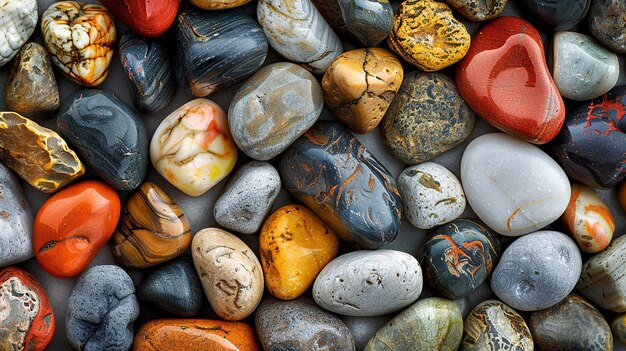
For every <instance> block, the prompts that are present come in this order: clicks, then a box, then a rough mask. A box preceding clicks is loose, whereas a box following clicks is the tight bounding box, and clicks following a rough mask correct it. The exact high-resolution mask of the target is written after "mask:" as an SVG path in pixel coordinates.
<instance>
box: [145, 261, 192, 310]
mask: <svg viewBox="0 0 626 351" xmlns="http://www.w3.org/2000/svg"><path fill="white" fill-rule="evenodd" d="M137 296H138V297H139V300H140V301H141V302H148V303H150V304H152V305H153V306H156V307H158V308H160V309H162V310H165V311H167V312H170V313H174V314H176V315H179V316H183V317H191V316H193V315H196V314H198V312H200V308H202V300H203V299H204V298H203V296H202V284H201V283H200V278H198V275H197V274H196V269H195V268H194V266H193V261H192V260H191V258H190V257H189V256H183V257H181V258H179V259H176V260H174V261H171V262H168V263H166V264H164V265H162V266H159V267H157V268H156V269H155V270H153V271H152V272H150V273H148V274H146V276H145V277H144V278H143V280H142V281H141V284H140V285H139V287H138V291H137Z"/></svg>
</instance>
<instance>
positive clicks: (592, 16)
mask: <svg viewBox="0 0 626 351" xmlns="http://www.w3.org/2000/svg"><path fill="white" fill-rule="evenodd" d="M625 17H626V2H624V1H621V0H593V1H592V2H591V8H590V9H589V16H588V17H587V18H588V19H589V30H591V34H593V36H594V37H596V39H598V41H600V42H601V43H602V44H604V45H605V46H606V47H608V48H609V49H611V50H612V51H614V52H615V53H618V54H626V21H624V18H625Z"/></svg>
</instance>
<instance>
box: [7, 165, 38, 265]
mask: <svg viewBox="0 0 626 351" xmlns="http://www.w3.org/2000/svg"><path fill="white" fill-rule="evenodd" d="M0 194H2V196H0V233H2V234H0V267H3V266H8V265H11V264H14V263H18V262H22V261H26V260H28V259H30V258H32V257H33V255H34V253H33V242H32V236H33V213H32V212H31V210H30V206H29V205H28V202H27V201H26V197H24V193H22V187H21V185H20V182H19V180H18V179H17V177H16V176H15V174H13V172H11V170H10V169H9V168H8V167H7V166H5V165H4V164H2V163H0Z"/></svg>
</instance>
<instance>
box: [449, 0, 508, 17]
mask: <svg viewBox="0 0 626 351" xmlns="http://www.w3.org/2000/svg"><path fill="white" fill-rule="evenodd" d="M446 2H447V3H448V5H450V6H452V7H454V8H455V9H456V10H457V11H459V12H460V13H461V14H462V15H463V16H465V18H467V19H469V20H470V21H486V20H490V19H492V18H495V17H498V16H499V15H500V13H501V12H502V10H504V7H505V6H506V3H507V2H508V0H487V1H485V0H446Z"/></svg>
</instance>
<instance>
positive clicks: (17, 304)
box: [0, 192, 56, 351]
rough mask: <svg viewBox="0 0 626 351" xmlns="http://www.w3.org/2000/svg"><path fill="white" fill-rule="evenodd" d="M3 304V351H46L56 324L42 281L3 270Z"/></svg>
mask: <svg viewBox="0 0 626 351" xmlns="http://www.w3.org/2000/svg"><path fill="white" fill-rule="evenodd" d="M2 195H4V192H3V194H2ZM0 301H2V315H1V316H0V335H2V338H0V349H2V350H7V351H8V350H28V351H43V350H45V349H46V347H47V346H48V344H49V343H50V341H52V338H53V336H54V331H55V327H56V321H55V319H54V314H53V313H52V307H51V306H50V302H49V300H48V296H47V295H46V292H45V291H44V289H43V287H42V286H41V284H40V283H39V281H37V279H36V278H35V277H34V276H32V275H31V274H30V273H28V272H26V271H23V270H21V269H19V268H17V267H5V268H0Z"/></svg>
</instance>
